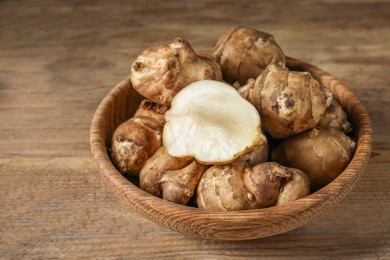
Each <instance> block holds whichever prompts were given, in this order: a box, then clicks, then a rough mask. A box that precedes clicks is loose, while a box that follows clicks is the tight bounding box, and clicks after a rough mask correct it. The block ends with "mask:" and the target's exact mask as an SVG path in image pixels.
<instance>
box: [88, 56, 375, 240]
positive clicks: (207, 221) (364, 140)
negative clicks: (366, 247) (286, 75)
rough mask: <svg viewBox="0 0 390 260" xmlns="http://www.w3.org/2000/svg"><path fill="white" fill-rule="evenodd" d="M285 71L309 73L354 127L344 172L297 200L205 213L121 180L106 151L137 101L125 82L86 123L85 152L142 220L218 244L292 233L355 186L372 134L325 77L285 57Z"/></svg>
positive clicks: (342, 91)
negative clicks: (328, 91)
mask: <svg viewBox="0 0 390 260" xmlns="http://www.w3.org/2000/svg"><path fill="white" fill-rule="evenodd" d="M287 66H288V67H289V68H290V69H291V70H299V71H309V72H310V73H311V74H312V75H313V76H314V77H315V78H316V79H317V80H318V81H320V82H322V84H324V85H325V86H326V87H328V88H329V89H331V90H332V91H333V93H334V94H335V95H336V97H337V99H338V100H339V101H340V103H341V104H342V106H343V107H344V108H345V109H346V111H347V113H348V115H349V118H350V121H351V123H352V124H353V126H354V129H355V131H354V137H355V138H356V142H357V148H356V152H355V154H354V156H353V158H352V161H351V162H350V164H349V165H348V167H347V168H346V169H345V170H344V171H343V172H342V173H341V174H340V175H339V176H338V177H337V178H336V179H335V180H334V181H333V182H331V183H330V184H328V185H327V186H325V187H324V188H322V189H320V190H318V191H317V192H315V193H312V194H310V195H309V196H306V197H304V198H302V199H299V200H297V201H294V202H291V203H287V204H285V205H281V206H274V207H270V208H264V209H257V210H242V211H234V212H207V211H203V210H199V209H197V208H194V207H189V206H183V205H178V204H174V203H171V202H168V201H166V200H163V199H160V198H158V197H155V196H153V195H150V194H149V193H147V192H145V191H143V190H141V189H140V188H139V187H137V186H136V185H135V184H133V183H132V182H130V181H129V180H128V179H126V178H125V177H123V176H122V175H121V174H120V173H119V172H118V171H117V169H116V168H115V166H114V165H113V164H112V162H111V160H110V157H109V154H108V152H107V147H109V146H110V143H111V136H112V134H113V132H114V130H115V128H116V127H117V126H118V125H119V124H120V123H122V122H124V121H125V120H127V119H128V118H130V117H131V116H132V115H133V114H134V112H135V110H136V109H137V107H138V105H139V103H140V101H141V100H142V97H141V96H140V95H139V94H137V92H136V91H135V90H134V89H133V88H132V86H131V82H130V79H129V78H127V79H125V80H123V81H122V82H120V83H119V84H118V85H116V86H115V87H114V88H113V89H112V90H111V91H110V93H109V94H108V95H107V96H106V97H105V98H104V99H103V101H102V102H101V104H100V105H99V107H98V109H97V110H96V113H95V115H94V117H93V120H92V125H91V132H90V143H91V151H92V155H93V157H94V160H95V162H96V165H97V167H98V169H99V172H100V174H101V176H102V178H103V179H104V181H105V182H106V183H107V185H108V186H109V187H110V188H111V189H112V190H113V191H114V193H115V194H116V195H117V196H118V197H120V198H121V199H122V200H124V201H125V203H126V204H128V205H129V206H131V207H132V208H133V209H134V210H135V211H136V212H138V213H139V214H141V215H143V216H144V217H146V218H148V219H150V220H152V221H154V222H156V223H158V224H160V225H162V226H165V227H168V228H170V229H172V230H176V231H178V232H182V233H184V234H187V235H191V236H195V237H200V238H207V239H218V240H246V239H256V238H262V237H268V236H273V235H277V234H281V233H284V232H287V231H290V230H293V229H295V228H298V227H300V226H302V225H304V224H306V223H307V222H308V221H310V220H311V219H312V218H313V217H315V216H317V215H319V214H320V213H322V212H324V211H325V210H327V209H329V208H331V207H332V206H333V205H335V203H336V202H338V201H340V200H341V199H343V198H344V197H345V196H346V195H347V193H348V192H349V191H350V190H351V189H352V187H353V186H354V185H355V184H356V182H357V180H358V179H359V177H360V176H361V174H362V173H363V171H364V169H365V167H366V165H367V163H368V160H369V158H370V153H371V146H372V129H371V123H370V119H369V117H368V114H367V112H366V110H365V109H364V107H363V106H362V104H361V103H360V102H359V100H358V99H357V98H356V96H355V95H354V94H352V93H351V92H350V91H349V90H348V89H347V87H345V86H344V85H343V84H342V83H341V82H339V81H338V80H337V79H335V78H334V77H333V76H331V75H330V74H328V73H326V72H324V71H322V70H320V69H319V68H317V67H315V66H313V65H310V64H308V63H305V62H302V61H299V60H297V59H293V58H288V59H287Z"/></svg>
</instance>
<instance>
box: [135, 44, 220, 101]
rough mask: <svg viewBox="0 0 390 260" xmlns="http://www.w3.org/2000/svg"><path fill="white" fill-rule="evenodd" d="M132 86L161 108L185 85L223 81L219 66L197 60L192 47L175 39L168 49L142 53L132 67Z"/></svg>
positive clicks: (151, 49)
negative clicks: (209, 80) (200, 81)
mask: <svg viewBox="0 0 390 260" xmlns="http://www.w3.org/2000/svg"><path fill="white" fill-rule="evenodd" d="M130 78H131V83H132V85H133V87H134V89H135V90H137V91H138V92H139V93H140V94H141V95H143V96H144V97H146V98H148V99H150V100H152V101H154V102H156V103H159V104H164V105H169V104H170V102H171V100H172V98H173V97H174V96H175V95H176V93H177V92H179V91H180V90H181V89H183V88H184V87H186V86H187V85H188V84H190V83H192V82H195V81H198V80H202V79H214V80H222V74H221V69H220V67H219V65H218V64H217V63H216V62H215V61H213V60H211V59H209V58H207V57H201V56H198V55H197V54H196V53H195V51H194V50H193V49H192V47H191V45H190V44H189V43H188V42H187V41H186V40H184V39H182V38H176V39H175V40H174V41H173V42H172V43H170V44H168V45H158V46H154V47H151V48H148V49H146V50H144V51H143V52H142V53H141V54H140V55H139V56H138V57H137V59H136V60H135V61H134V63H133V65H132V67H131V74H130Z"/></svg>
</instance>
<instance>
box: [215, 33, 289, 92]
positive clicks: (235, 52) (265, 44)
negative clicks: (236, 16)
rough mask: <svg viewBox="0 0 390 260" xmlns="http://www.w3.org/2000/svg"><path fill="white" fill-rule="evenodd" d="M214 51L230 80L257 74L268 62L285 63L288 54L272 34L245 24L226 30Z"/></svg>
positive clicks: (225, 77)
mask: <svg viewBox="0 0 390 260" xmlns="http://www.w3.org/2000/svg"><path fill="white" fill-rule="evenodd" d="M212 54H213V56H214V57H215V60H216V61H217V62H218V63H219V64H220V65H221V69H222V74H223V77H224V79H225V80H226V81H227V82H229V83H232V84H233V83H234V82H236V81H238V82H239V83H240V84H245V83H246V81H247V80H248V79H249V78H256V77H257V76H258V75H260V74H261V72H263V70H264V69H265V68H266V67H267V66H268V65H269V64H273V63H275V64H278V65H280V66H283V67H284V66H285V63H286V58H285V56H284V54H283V51H282V50H281V48H280V47H279V45H278V44H277V43H276V42H275V40H274V38H273V36H272V35H271V34H269V33H266V32H261V31H258V30H255V29H251V28H246V27H234V28H231V29H229V30H227V31H226V32H225V33H224V34H223V35H222V36H221V37H220V38H219V39H218V41H217V43H216V44H215V46H214V48H213V50H212Z"/></svg>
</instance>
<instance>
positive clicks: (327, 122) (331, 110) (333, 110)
mask: <svg viewBox="0 0 390 260" xmlns="http://www.w3.org/2000/svg"><path fill="white" fill-rule="evenodd" d="M327 91H330V90H327ZM318 126H319V127H323V128H336V129H338V130H341V131H343V132H344V133H346V134H349V133H352V131H353V127H352V125H351V123H349V122H348V116H347V113H346V112H345V111H344V109H343V107H342V106H341V105H340V103H339V102H338V101H337V100H336V98H335V97H334V96H333V98H332V102H331V103H330V105H329V106H328V108H327V109H326V110H325V113H324V114H323V115H322V117H321V119H320V121H319V122H318Z"/></svg>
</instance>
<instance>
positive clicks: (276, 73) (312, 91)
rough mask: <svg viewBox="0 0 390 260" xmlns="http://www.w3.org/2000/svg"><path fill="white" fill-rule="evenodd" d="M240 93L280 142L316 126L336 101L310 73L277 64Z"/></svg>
mask: <svg viewBox="0 0 390 260" xmlns="http://www.w3.org/2000/svg"><path fill="white" fill-rule="evenodd" d="M239 92H240V93H241V95H242V96H243V97H245V98H246V99H248V100H249V101H250V102H251V103H252V104H253V105H254V106H255V107H256V108H257V109H258V111H259V113H260V114H261V116H262V119H263V125H264V129H265V131H267V132H268V133H269V134H270V135H271V136H273V137H275V138H279V139H283V138H286V137H288V136H292V135H296V134H299V133H301V132H303V131H305V130H308V129H311V128H313V127H315V126H316V125H317V124H318V122H319V121H320V119H321V117H322V115H323V114H324V113H325V110H326V108H327V107H328V106H329V105H330V102H331V100H332V93H331V92H329V91H325V90H324V88H323V86H322V85H321V84H320V83H319V82H318V81H317V80H316V79H314V78H313V77H312V76H311V75H310V73H308V72H297V71H289V70H288V69H285V68H282V67H280V66H277V65H273V64H271V65H269V66H268V67H267V68H266V69H265V70H264V71H263V73H262V74H260V76H259V77H257V78H256V80H248V82H247V84H246V85H245V86H243V87H242V88H240V89H239Z"/></svg>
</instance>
